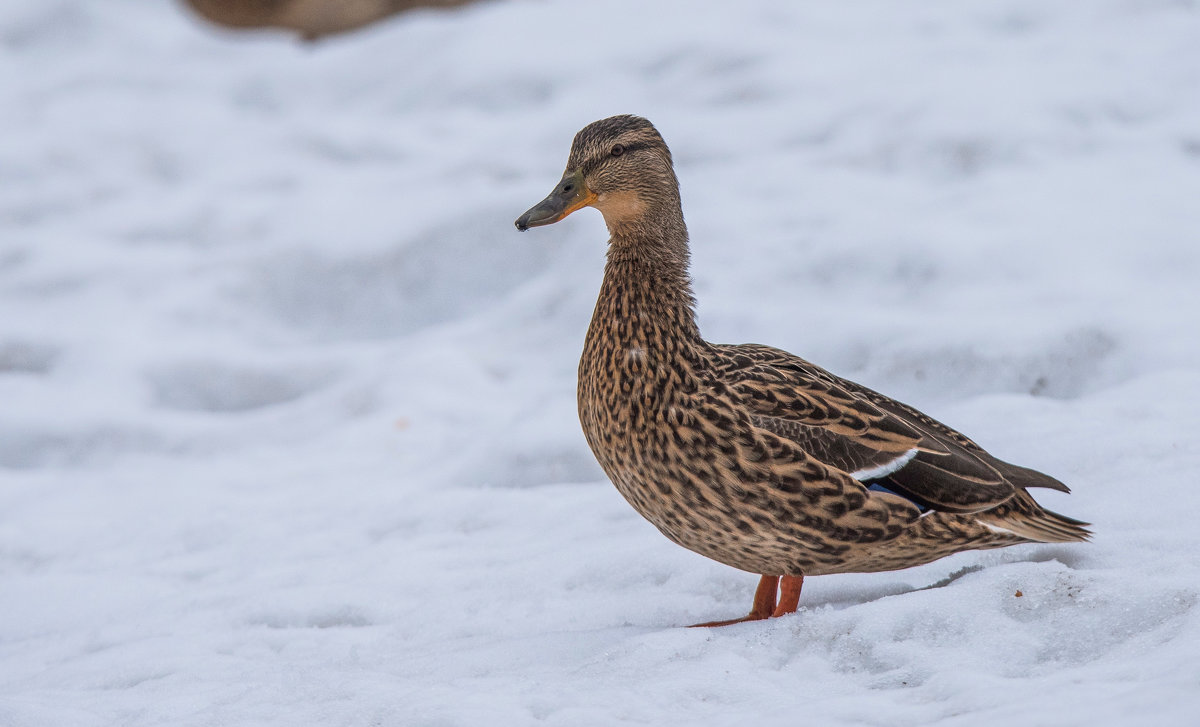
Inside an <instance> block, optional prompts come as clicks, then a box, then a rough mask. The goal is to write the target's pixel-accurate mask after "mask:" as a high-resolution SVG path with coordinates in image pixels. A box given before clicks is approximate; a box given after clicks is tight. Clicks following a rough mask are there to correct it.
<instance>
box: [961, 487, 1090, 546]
mask: <svg viewBox="0 0 1200 727" xmlns="http://www.w3.org/2000/svg"><path fill="white" fill-rule="evenodd" d="M975 517H976V519H978V520H979V522H981V523H982V524H983V525H984V526H985V527H987V528H988V529H991V530H997V531H1005V532H1008V533H1012V534H1013V535H1016V536H1018V537H1021V538H1024V539H1025V540H1030V541H1033V542H1035V543H1077V542H1080V541H1085V540H1089V539H1091V537H1092V533H1091V531H1090V530H1088V529H1087V526H1088V525H1090V524H1091V523H1085V522H1083V521H1082V520H1076V519H1074V518H1069V517H1067V516H1066V515H1059V514H1058V513H1056V512H1051V511H1050V510H1047V509H1045V508H1043V507H1042V506H1041V505H1039V504H1037V502H1036V501H1035V500H1034V499H1033V498H1032V497H1031V496H1030V495H1029V493H1028V492H1026V491H1025V490H1023V489H1018V490H1017V494H1016V495H1014V496H1013V497H1012V498H1010V499H1009V500H1007V501H1005V502H1004V503H1003V504H1001V505H998V506H997V507H994V508H992V509H991V510H985V511H983V512H981V513H977V514H976V515H975Z"/></svg>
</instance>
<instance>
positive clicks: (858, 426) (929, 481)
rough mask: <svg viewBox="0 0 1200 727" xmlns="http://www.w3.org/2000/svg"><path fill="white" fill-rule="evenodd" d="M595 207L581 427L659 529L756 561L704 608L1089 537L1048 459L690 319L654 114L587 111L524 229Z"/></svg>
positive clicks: (675, 205) (683, 245)
mask: <svg viewBox="0 0 1200 727" xmlns="http://www.w3.org/2000/svg"><path fill="white" fill-rule="evenodd" d="M588 206H590V207H595V208H596V209H598V210H600V213H601V214H602V215H604V222H605V224H606V225H607V226H608V231H609V234H610V239H609V244H608V264H607V265H606V267H605V271H604V282H603V284H602V285H601V288H600V298H599V300H598V301H597V303H596V311H595V313H594V314H593V316H592V323H591V326H590V327H589V328H588V333H587V339H586V341H585V343H584V348H583V357H582V359H581V360H580V362H579V419H580V421H581V422H582V424H583V432H584V435H585V436H586V437H587V441H588V444H589V445H590V446H591V448H592V452H594V453H595V455H596V459H597V460H599V462H600V465H601V467H603V468H604V471H605V473H607V474H608V476H609V478H610V479H612V481H613V484H615V485H616V487H617V489H618V490H619V491H620V492H621V494H622V495H624V496H625V499H626V500H628V501H629V502H630V504H632V505H633V507H634V508H635V509H637V511H638V512H639V513H641V514H642V516H643V517H645V518H646V519H647V520H649V521H650V522H652V523H654V525H655V527H657V528H658V529H659V530H660V531H662V533H663V534H664V535H666V536H667V537H668V538H670V539H671V540H673V541H675V542H676V543H678V544H680V545H682V546H683V547H685V548H688V549H689V550H693V551H695V552H697V553H700V554H701V555H705V556H708V557H709V558H712V559H713V560H717V561H720V562H721V563H725V564H727V565H731V566H733V567H734V568H740V569H742V570H745V571H750V572H752V573H759V574H762V579H761V580H760V581H759V585H758V590H757V592H756V593H755V596H754V607H753V609H752V610H751V611H750V613H749V615H747V616H745V617H744V618H740V619H733V620H731V621H714V622H711V623H707V624H700V625H702V626H721V625H725V624H730V623H737V622H739V621H750V620H757V619H764V618H768V617H771V616H779V615H781V614H785V613H791V612H793V611H795V610H796V606H797V603H798V601H799V598H800V587H801V585H802V583H803V580H804V576H806V575H824V574H827V573H861V572H875V571H886V570H896V569H899V568H908V567H910V566H915V565H921V564H923V563H928V562H930V561H933V560H937V559H938V558H942V557H944V556H947V555H950V554H952V553H957V552H959V551H962V550H971V549H981V548H999V547H1003V546H1006V545H1017V544H1019V543H1062V542H1073V541H1080V540H1086V539H1087V538H1088V536H1089V533H1088V531H1087V530H1086V529H1084V527H1083V526H1084V525H1086V524H1087V523H1083V522H1080V521H1078V520H1073V519H1071V518H1068V517H1064V516H1062V515H1058V514H1056V513H1053V512H1050V511H1048V510H1044V509H1043V508H1042V507H1041V506H1040V505H1038V504H1037V502H1035V501H1034V499H1033V498H1032V497H1030V495H1029V493H1028V492H1027V491H1026V488H1029V487H1049V488H1051V489H1054V490H1060V491H1062V492H1067V491H1068V489H1067V487H1066V485H1064V484H1062V483H1061V482H1059V481H1058V480H1056V479H1054V478H1053V477H1050V476H1048V475H1044V474H1042V473H1040V472H1035V471H1034V470H1031V469H1026V468H1024V467H1018V466H1017V465H1012V464H1008V463H1007V462H1002V461H1000V460H998V459H996V458H995V457H993V456H991V455H990V454H988V453H987V452H985V451H983V449H981V448H980V447H979V445H977V444H975V442H973V441H971V440H970V439H968V438H967V437H965V436H963V435H962V434H959V433H958V432H956V431H954V430H953V429H951V428H950V427H947V426H946V425H944V424H942V423H940V422H937V421H934V420H933V419H931V418H930V417H927V416H925V415H924V414H922V413H921V412H919V411H917V410H916V409H913V408H912V407H909V406H906V405H905V404H901V403H900V402H898V401H894V400H892V399H889V398H888V397H886V396H884V395H882V394H879V393H876V392H874V391H872V390H870V389H868V388H866V387H864V386H860V385H858V384H855V383H854V382H851V381H847V380H845V379H842V378H839V377H837V376H834V375H833V374H831V373H829V372H828V371H825V370H824V369H822V368H820V367H818V366H814V365H813V364H811V363H809V362H807V361H805V360H803V359H801V358H797V357H796V356H793V355H791V354H789V353H786V352H784V351H780V350H778V349H774V348H770V347H767V346H760V345H755V344H747V345H741V346H733V345H726V344H713V343H708V342H707V341H705V340H704V339H703V338H701V337H700V331H699V329H698V328H697V326H696V320H695V314H694V311H693V306H694V299H693V297H692V289H691V281H690V279H689V277H688V236H687V227H686V226H685V225H684V222H683V209H682V207H681V205H680V199H679V181H678V179H676V177H675V171H674V168H673V165H672V161H671V152H670V151H669V150H668V149H667V145H666V143H665V142H664V141H663V139H662V137H661V136H659V134H658V131H657V130H656V129H655V128H654V126H652V125H651V124H650V122H649V121H647V120H645V119H643V118H639V117H637V116H614V117H612V118H608V119H604V120H602V121H597V122H595V123H592V124H590V125H588V126H586V127H585V128H584V129H583V130H582V131H580V132H579V133H578V134H577V135H576V136H575V142H574V143H573V144H572V146H571V155H570V157H569V158H568V161H567V170H566V173H565V174H563V178H562V180H561V181H560V182H559V183H558V186H557V187H555V188H554V191H553V192H551V193H550V196H548V197H547V198H546V199H544V200H542V202H540V203H539V204H538V205H537V206H535V207H534V208H533V209H531V210H529V211H528V212H526V213H525V214H523V215H521V217H520V219H518V220H517V223H516V224H517V229H519V230H527V229H528V228H530V227H536V226H539V225H548V224H551V223H554V222H557V221H559V220H561V219H563V218H564V217H566V216H567V215H569V214H571V213H572V212H574V211H575V210H577V209H580V208H581V207H588ZM781 578H782V588H781V587H780V579H781ZM777 592H779V603H778V604H776V596H777Z"/></svg>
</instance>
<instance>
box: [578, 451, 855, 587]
mask: <svg viewBox="0 0 1200 727" xmlns="http://www.w3.org/2000/svg"><path fill="white" fill-rule="evenodd" d="M590 440H591V438H590V437H589V442H590ZM593 452H594V453H595V454H596V457H597V459H598V460H599V462H600V465H601V466H602V467H603V468H604V470H605V472H606V473H607V474H608V476H609V479H611V480H612V482H613V484H614V485H615V486H616V488H617V490H618V491H619V492H620V493H621V495H622V496H624V497H625V499H626V500H627V501H628V502H629V503H630V504H631V505H632V506H633V508H634V509H635V510H637V511H638V513H640V514H641V515H642V517H644V518H646V519H647V520H649V521H650V522H651V523H652V524H653V525H654V526H655V527H657V528H658V529H659V531H660V532H662V533H663V535H666V536H667V537H668V538H670V539H671V540H672V541H674V542H675V543H678V544H679V545H681V546H683V547H685V548H687V549H688V550H691V551H693V552H696V553H699V554H700V555H703V556H705V557H708V558H711V559H713V560H716V561H718V562H721V563H724V564H726V565H729V566H732V567H734V568H739V569H741V570H745V571H749V572H752V573H760V574H772V575H775V574H778V575H785V574H793V575H799V574H801V573H803V574H809V575H818V574H820V573H828V572H835V571H837V570H839V566H841V565H842V564H843V563H844V562H845V561H846V560H847V557H848V554H849V553H850V550H851V547H850V545H849V544H847V543H838V542H835V541H833V540H832V539H830V538H829V537H828V536H827V535H826V534H825V533H824V530H825V527H826V526H827V525H828V520H826V519H823V518H815V517H810V516H806V515H805V513H804V507H803V505H802V504H801V503H799V502H795V501H794V498H789V497H787V496H786V495H785V494H784V493H773V492H771V491H770V487H769V486H768V485H766V484H765V483H754V482H745V481H744V480H741V479H740V478H738V477H736V476H734V475H733V474H732V473H729V472H722V471H720V470H721V468H720V467H715V466H713V465H711V464H707V465H705V466H703V467H701V468H699V469H697V468H694V467H688V466H685V465H684V464H683V463H682V462H680V461H677V460H675V458H674V457H672V456H671V455H669V454H662V453H658V454H650V453H645V452H639V451H637V450H636V449H635V448H633V447H630V448H628V449H625V450H624V451H614V450H613V449H610V448H607V447H605V446H603V444H601V445H600V446H599V447H597V446H595V445H593ZM790 500H791V501H790Z"/></svg>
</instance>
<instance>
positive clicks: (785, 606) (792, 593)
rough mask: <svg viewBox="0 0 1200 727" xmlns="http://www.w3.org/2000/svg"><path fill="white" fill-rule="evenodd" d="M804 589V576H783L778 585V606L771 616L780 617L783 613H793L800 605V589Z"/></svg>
mask: <svg viewBox="0 0 1200 727" xmlns="http://www.w3.org/2000/svg"><path fill="white" fill-rule="evenodd" d="M803 587H804V576H803V575H798V576H784V577H783V580H782V581H781V582H780V583H779V605H778V606H776V607H775V610H774V611H773V612H772V613H771V615H772V616H782V615H783V614H785V613H795V612H796V607H797V606H799V605H800V589H801V588H803Z"/></svg>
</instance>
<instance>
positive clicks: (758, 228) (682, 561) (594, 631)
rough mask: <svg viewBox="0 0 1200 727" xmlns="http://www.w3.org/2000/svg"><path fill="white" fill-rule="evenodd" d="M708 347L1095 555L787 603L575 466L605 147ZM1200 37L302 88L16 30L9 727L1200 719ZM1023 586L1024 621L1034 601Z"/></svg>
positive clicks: (401, 41)
mask: <svg viewBox="0 0 1200 727" xmlns="http://www.w3.org/2000/svg"><path fill="white" fill-rule="evenodd" d="M625 112H631V113H638V114H642V115H645V116H647V117H649V118H650V119H652V120H653V121H654V122H655V123H656V124H657V125H658V127H659V128H660V130H661V131H662V132H663V134H664V135H665V137H666V139H667V141H668V143H669V144H671V146H672V149H673V150H674V152H675V157H676V160H677V164H678V171H679V175H680V177H681V180H682V184H683V192H684V204H685V210H686V212H687V217H688V221H689V223H690V226H691V233H692V239H693V247H694V268H693V269H694V274H695V280H696V289H697V294H698V296H699V300H700V307H699V311H700V317H701V325H702V327H703V328H704V330H705V332H706V334H707V335H708V337H709V338H710V339H712V340H716V341H729V342H740V341H756V342H762V343H769V344H773V345H777V346H781V347H783V348H787V349H789V350H791V351H794V352H796V353H798V354H800V355H803V356H805V357H806V358H809V359H810V360H813V361H816V362H818V363H820V364H822V365H825V366H826V367H828V368H830V369H832V370H834V371H836V372H838V373H841V374H843V375H846V376H849V377H851V378H854V379H857V380H860V381H862V382H863V383H866V384H868V385H870V386H873V387H875V388H878V389H881V390H883V391H885V392H888V393H890V394H892V395H894V396H897V397H899V398H901V399H903V400H906V401H908V402H910V403H912V404H914V405H916V406H919V407H921V408H922V409H924V410H926V411H928V412H930V413H931V414H933V415H935V416H938V417H940V418H942V419H944V420H946V421H947V422H949V423H951V424H953V425H955V426H957V427H959V428H961V429H962V430H964V431H965V432H967V433H968V434H970V435H971V436H973V437H974V438H975V439H977V440H978V441H979V442H981V443H982V444H983V445H984V446H986V447H988V448H989V449H991V450H992V451H993V452H994V453H996V454H997V455H998V456H1001V457H1003V458H1006V459H1010V460H1013V461H1016V462H1020V463H1023V464H1027V465H1029V466H1033V467H1037V468H1041V469H1044V470H1046V471H1048V472H1050V473H1052V474H1054V475H1056V476H1058V477H1060V478H1061V479H1063V480H1064V481H1066V482H1068V483H1069V484H1071V485H1072V486H1073V487H1074V489H1075V493H1074V494H1073V495H1070V496H1065V495H1060V494H1059V493H1053V492H1039V493H1037V494H1038V496H1039V499H1041V500H1042V501H1043V502H1045V503H1046V504H1047V505H1048V506H1050V507H1051V508H1053V509H1056V510H1060V511H1062V512H1064V513H1066V514H1069V515H1072V516H1075V517H1079V518H1083V519H1086V520H1090V521H1092V522H1094V523H1095V531H1096V538H1095V541H1094V542H1093V543H1091V544H1087V545H1072V546H1059V545H1055V546H1025V547H1020V548H1011V549H1008V550H1005V551H994V552H990V553H966V554H961V555H958V556H955V557H952V558H949V559H946V560H943V561H940V562H938V563H934V564H931V565H928V566H925V567H922V568H916V569H912V570H908V571H903V572H897V573H887V574H874V575H848V576H833V577H828V578H814V579H810V580H809V581H808V582H807V583H806V584H805V592H804V596H803V598H802V604H803V608H802V609H801V611H800V612H799V613H797V614H795V615H793V616H789V617H785V618H781V619H778V620H772V621H768V622H760V623H753V624H742V625H738V626H732V627H728V628H724V629H686V628H681V626H682V625H684V624H689V623H694V622H697V621H702V620H708V619H714V618H728V617H733V616H737V615H740V614H742V613H744V612H745V611H746V610H747V609H748V608H749V605H750V599H751V595H752V592H753V588H754V585H755V583H756V577H755V576H754V575H751V574H746V573H741V572H738V571H734V570H732V569H730V568H727V567H724V566H721V565H719V564H716V563H713V562H710V561H707V560H705V559H704V558H701V557H699V556H697V555H694V554H692V553H689V552H687V551H684V550H682V549H680V548H678V547H676V546H674V545H672V544H671V543H669V542H668V541H667V540H666V539H664V538H663V537H662V536H660V535H659V534H658V533H657V532H656V531H655V530H654V529H653V528H652V527H651V526H650V525H649V524H647V523H645V522H644V521H642V520H641V519H640V518H639V517H638V516H637V514H636V513H634V512H633V511H632V509H630V508H629V507H628V506H627V505H626V504H625V503H624V501H622V500H621V498H620V496H619V495H618V494H617V493H616V491H615V490H614V489H613V488H612V487H611V485H609V484H608V483H607V482H606V481H605V480H604V477H603V475H602V474H601V473H600V471H599V469H598V468H597V466H596V465H595V464H594V462H593V460H592V457H591V455H590V453H589V452H588V450H587V448H586V445H585V443H584V441H583V437H582V436H581V434H580V432H579V427H578V423H577V420H576V415H575V404H574V397H575V394H574V385H575V381H574V377H575V366H576V361H577V358H578V354H579V351H580V347H581V342H582V338H583V333H584V330H585V328H586V325H587V321H588V318H589V316H590V314H591V307H592V304H593V302H594V299H595V298H594V297H595V293H596V290H597V288H598V285H599V279H600V275H601V271H602V265H603V256H604V239H605V232H604V228H603V224H602V222H601V220H600V217H599V215H598V214H596V213H595V212H594V211H591V210H588V211H584V212H581V213H579V214H576V215H575V216H573V217H572V218H571V219H570V220H568V221H566V222H564V223H562V224H559V225H557V226H555V227H551V228H545V229H538V230H534V231H532V232H530V233H527V234H524V235H521V234H519V233H517V232H516V230H515V229H514V228H513V226H512V220H513V219H515V218H516V216H517V215H518V214H520V213H521V212H522V211H524V210H525V209H526V208H527V207H529V206H530V205H531V204H533V203H534V202H536V201H537V200H539V199H541V198H542V197H543V196H544V195H545V193H546V192H547V191H549V189H550V187H551V186H552V185H553V183H554V182H555V181H556V180H557V178H558V176H559V174H560V173H561V170H562V166H563V164H564V162H565V159H566V154H567V150H568V148H569V144H570V140H571V137H572V135H573V134H574V133H575V131H576V130H577V129H578V128H580V127H581V126H583V125H584V124H585V123H587V122H589V121H592V120H594V119H597V118H601V117H604V116H608V115H610V114H614V113H625ZM1198 231H1200V6H1198V5H1197V3H1195V2H1187V1H1178V2H1175V1H1170V0H1094V1H1089V2H1083V1H1082V0H1078V1H1067V2H1053V3H1051V2H1045V1H1044V0H999V1H997V2H978V3H975V2H970V3H968V2H951V1H949V0H940V1H937V2H924V3H891V2H884V1H883V0H879V1H877V2H871V1H867V2H853V3H832V2H830V3H793V2H790V1H788V0H775V1H769V0H742V1H741V2H737V3H728V2H726V3H713V2H705V3H700V2H686V1H684V0H662V1H659V2H654V3H645V2H640V1H637V0H614V1H613V2H607V3H602V4H595V3H593V4H587V5H581V4H579V3H575V2H570V1H569V0H552V1H550V0H547V1H540V2H539V1H533V0H530V1H524V0H512V1H511V2H503V1H500V0H497V1H496V2H492V3H488V4H483V5H477V6H473V7H471V8H467V9H464V10H461V11H458V12H453V13H431V12H424V13H418V14H414V15H409V16H405V17H402V18H397V19H395V20H393V21H391V22H388V23H385V24H383V25H380V26H377V27H375V28H372V29H371V30H369V31H367V32H364V33H360V34H357V35H353V36H348V37H345V38H340V39H336V40H332V41H329V42H325V43H321V44H319V45H317V46H315V47H314V46H304V45H300V44H296V43H294V42H291V41H290V40H288V39H286V38H284V37H282V36H279V35H260V36H250V37H247V36H233V35H227V34H222V33H219V32H216V31H213V30H212V29H210V28H208V27H206V26H202V25H200V24H198V23H197V22H195V21H194V20H193V19H192V18H191V17H189V16H188V15H187V14H186V13H184V12H182V11H181V9H180V8H179V7H178V6H176V5H175V4H173V3H165V2H153V3H152V2H145V0H106V2H103V3H100V2H85V1H84V0H47V1H46V2H31V3H17V2H6V3H4V4H2V5H0V725H3V726H4V727H35V726H36V727H43V726H52V727H85V726H86V727H90V726H93V725H105V726H107V725H137V726H141V725H428V726H431V727H432V726H435V725H437V726H447V725H480V724H486V725H527V724H541V725H571V726H576V725H614V724H634V725H636V724H658V725H661V724H672V725H675V724H691V725H746V724H766V723H768V721H769V722H770V723H773V724H781V723H782V724H804V725H928V724H937V725H971V726H972V727H975V726H979V725H1084V724H1086V725H1124V724H1132V723H1135V722H1136V723H1138V724H1147V725H1196V724H1200V606H1198V602H1200V554H1198V552H1197V545H1198V539H1197V535H1196V533H1197V528H1196V522H1197V520H1198V519H1200V486H1198V482H1197V473H1198V472H1200V335H1198V333H1200V292H1198V286H1197V279H1198V276H1200V245H1197V233H1198ZM1018 591H1020V596H1019V597H1018V594H1017V592H1018Z"/></svg>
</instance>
